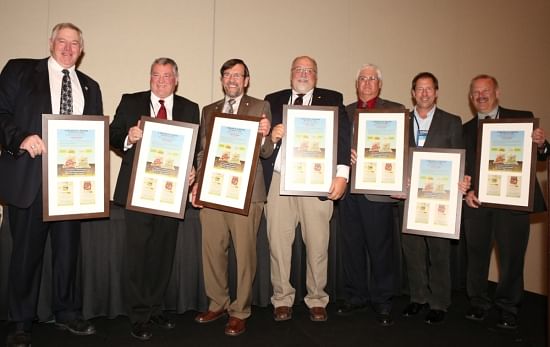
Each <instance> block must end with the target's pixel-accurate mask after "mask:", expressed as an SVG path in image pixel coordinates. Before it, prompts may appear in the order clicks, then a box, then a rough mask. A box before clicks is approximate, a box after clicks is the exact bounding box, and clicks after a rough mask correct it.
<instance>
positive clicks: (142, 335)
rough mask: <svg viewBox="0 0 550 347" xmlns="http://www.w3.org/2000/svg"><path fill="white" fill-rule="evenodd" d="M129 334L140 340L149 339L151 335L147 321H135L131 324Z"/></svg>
mask: <svg viewBox="0 0 550 347" xmlns="http://www.w3.org/2000/svg"><path fill="white" fill-rule="evenodd" d="M130 335H132V336H133V337H135V338H136V339H138V340H141V341H147V340H150V339H151V337H153V333H152V332H151V326H150V325H149V324H148V323H135V324H133V325H132V331H131V332H130Z"/></svg>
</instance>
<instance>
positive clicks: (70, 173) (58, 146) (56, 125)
mask: <svg viewBox="0 0 550 347" xmlns="http://www.w3.org/2000/svg"><path fill="white" fill-rule="evenodd" d="M108 129H109V117H106V116H60V115H51V114H44V115H42V139H43V141H44V143H45V145H46V152H45V153H44V154H43V155H42V184H43V188H42V189H43V191H42V201H43V219H44V221H60V220H72V219H88V218H103V217H108V216H109V136H108Z"/></svg>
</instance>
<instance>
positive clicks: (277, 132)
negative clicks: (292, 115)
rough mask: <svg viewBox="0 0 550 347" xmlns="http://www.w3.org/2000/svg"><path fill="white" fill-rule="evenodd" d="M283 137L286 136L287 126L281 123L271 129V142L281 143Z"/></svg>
mask: <svg viewBox="0 0 550 347" xmlns="http://www.w3.org/2000/svg"><path fill="white" fill-rule="evenodd" d="M283 136H285V126H284V125H283V123H279V124H277V125H275V126H274V127H273V129H271V142H273V143H277V142H279V141H280V140H281V139H282V138H283Z"/></svg>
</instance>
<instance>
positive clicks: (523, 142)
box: [475, 118, 539, 211]
mask: <svg viewBox="0 0 550 347" xmlns="http://www.w3.org/2000/svg"><path fill="white" fill-rule="evenodd" d="M538 123H539V120H538V119H537V118H530V119H523V118H522V119H496V120H481V121H480V122H479V129H478V141H477V153H478V158H477V163H476V165H477V171H476V173H477V177H476V180H475V191H476V192H477V194H478V199H479V201H481V202H482V203H483V206H489V207H498V208H507V209H513V210H521V211H532V210H533V199H534V191H535V184H536V183H535V182H536V181H535V172H536V154H537V147H536V144H535V143H534V142H533V140H532V138H531V134H532V133H533V130H535V129H536V128H537V127H538Z"/></svg>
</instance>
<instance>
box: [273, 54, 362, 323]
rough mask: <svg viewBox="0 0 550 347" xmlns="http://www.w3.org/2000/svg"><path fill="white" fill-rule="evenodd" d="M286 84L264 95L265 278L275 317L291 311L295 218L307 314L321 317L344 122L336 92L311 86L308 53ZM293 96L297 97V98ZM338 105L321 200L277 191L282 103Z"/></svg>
mask: <svg viewBox="0 0 550 347" xmlns="http://www.w3.org/2000/svg"><path fill="white" fill-rule="evenodd" d="M290 80H291V81H290V82H291V87H292V89H284V90H281V91H278V92H275V93H273V94H269V95H267V96H266V97H265V100H267V101H269V104H270V105H271V114H272V115H273V125H274V127H273V128H272V134H271V135H272V140H273V141H274V142H276V146H275V150H274V154H273V155H272V156H271V157H270V158H268V159H266V160H263V161H262V164H263V167H264V172H265V180H266V181H265V182H266V187H268V196H267V204H266V210H265V215H266V219H267V235H268V238H269V246H270V251H271V283H272V285H273V296H272V297H271V303H272V304H273V306H274V307H275V311H274V319H275V321H284V320H288V319H290V318H291V317H292V305H293V304H294V295H295V289H294V288H293V287H292V285H291V283H290V264H291V257H292V243H293V242H294V237H295V230H296V226H297V225H298V223H300V226H301V231H302V238H303V240H304V243H305V246H306V252H307V259H308V260H307V264H308V265H307V278H306V287H307V292H308V293H307V295H306V297H305V299H304V301H305V303H306V305H307V306H308V307H309V311H310V319H311V320H312V321H315V322H319V321H326V320H327V311H326V309H325V307H326V305H327V304H328V301H329V297H328V294H327V293H326V292H325V290H324V289H325V286H326V283H327V265H328V244H329V221H330V219H331V217H332V211H333V202H332V200H338V199H340V198H341V197H342V194H343V193H344V190H345V187H346V182H347V180H348V177H349V151H350V138H351V137H350V135H349V132H350V124H349V121H348V119H347V116H346V111H345V109H344V106H343V104H342V99H343V98H342V94H340V93H338V92H335V91H332V90H328V89H322V88H317V87H316V84H317V63H316V62H315V60H314V59H313V58H311V57H307V56H302V57H297V58H295V59H294V61H293V62H292V68H291V71H290ZM297 101H298V102H297ZM286 104H294V105H296V104H299V105H315V106H318V105H319V106H338V108H339V109H338V140H337V141H338V154H337V164H338V165H337V171H336V176H335V177H334V178H333V180H332V184H331V187H330V190H329V195H328V198H329V199H330V200H326V199H324V200H321V199H319V198H316V197H308V196H283V195H280V193H279V192H280V189H279V187H280V177H281V175H280V169H281V165H280V160H281V159H280V156H278V152H279V148H280V146H281V141H280V140H281V138H282V136H283V133H284V127H283V124H282V121H283V105H286Z"/></svg>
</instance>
